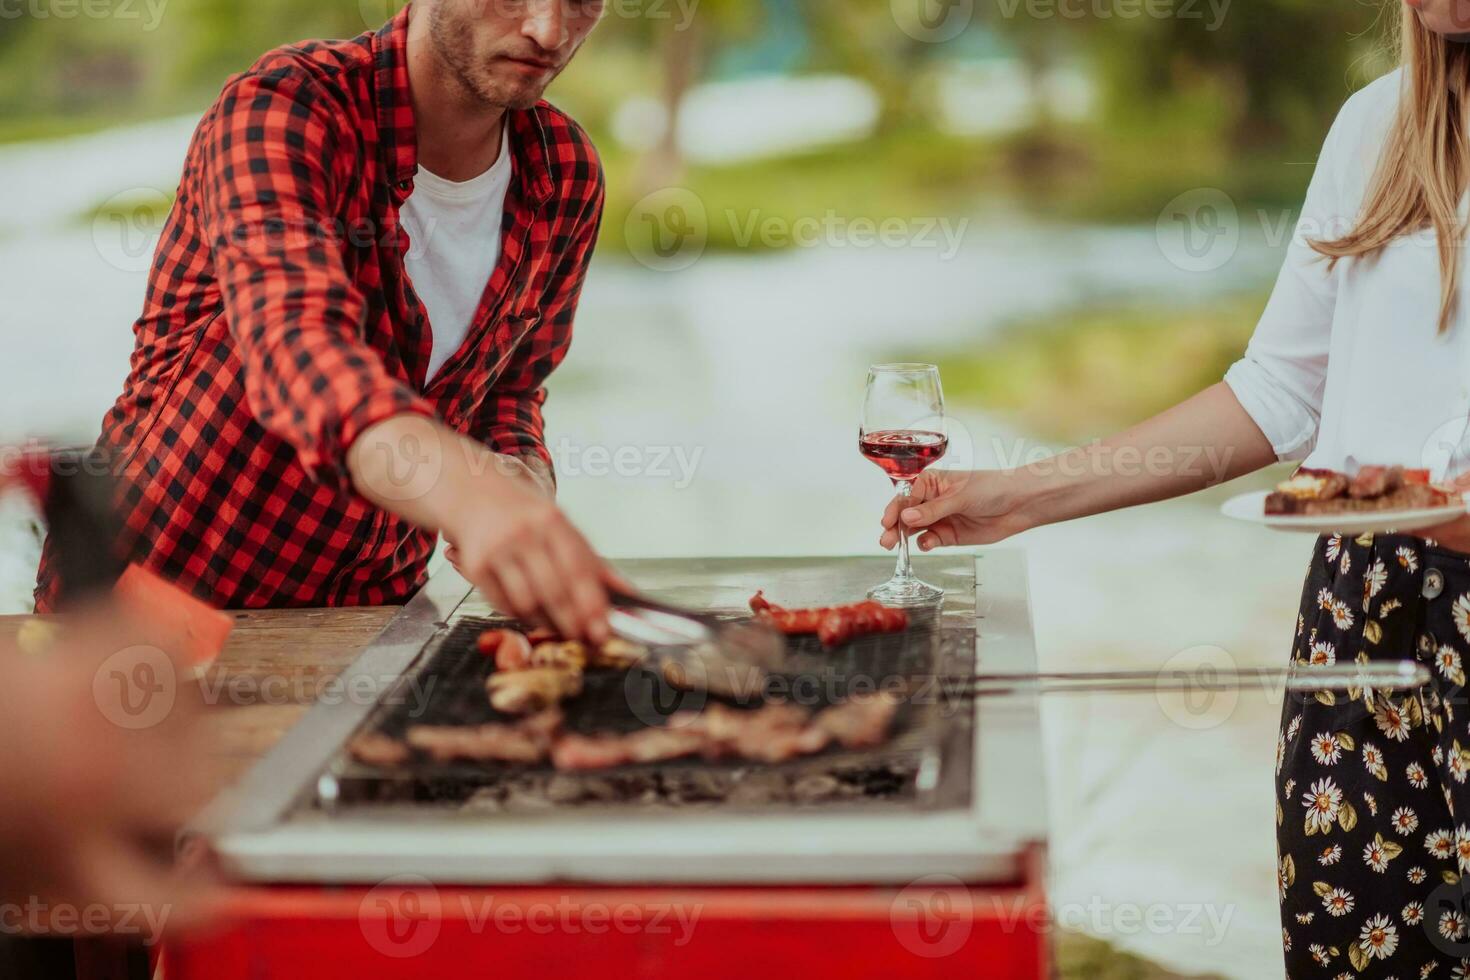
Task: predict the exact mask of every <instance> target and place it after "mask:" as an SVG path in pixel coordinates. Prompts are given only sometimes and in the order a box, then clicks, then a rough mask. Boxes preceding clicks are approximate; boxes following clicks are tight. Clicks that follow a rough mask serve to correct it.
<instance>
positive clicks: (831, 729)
mask: <svg viewBox="0 0 1470 980" xmlns="http://www.w3.org/2000/svg"><path fill="white" fill-rule="evenodd" d="M898 704H899V700H898V697H897V695H895V694H893V693H892V692H891V691H878V692H876V693H873V694H855V695H853V696H852V697H850V698H848V699H847V700H846V701H844V702H843V703H842V704H836V705H833V706H832V707H830V708H827V709H825V710H823V711H822V712H820V713H819V714H818V715H817V717H816V720H815V721H813V722H812V726H813V727H814V728H818V729H820V730H822V731H823V732H826V733H827V734H828V735H829V736H831V737H832V738H833V739H835V740H836V741H837V742H838V743H840V744H841V745H842V747H843V748H846V749H870V748H873V747H875V746H878V745H882V744H883V742H884V741H885V740H886V739H887V738H888V729H889V728H890V727H891V726H892V725H893V717H894V715H895V714H897V713H898Z"/></svg>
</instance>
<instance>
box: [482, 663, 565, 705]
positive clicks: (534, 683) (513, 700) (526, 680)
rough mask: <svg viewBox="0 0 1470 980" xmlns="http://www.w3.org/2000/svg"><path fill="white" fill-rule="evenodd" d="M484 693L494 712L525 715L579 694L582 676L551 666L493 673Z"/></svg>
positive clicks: (487, 680)
mask: <svg viewBox="0 0 1470 980" xmlns="http://www.w3.org/2000/svg"><path fill="white" fill-rule="evenodd" d="M485 690H486V693H488V694H489V695H490V706H491V707H492V708H494V709H495V710H496V711H503V712H505V713H506V714H508V715H524V714H530V713H531V712H533V711H540V710H541V709H542V708H548V707H551V706H552V705H554V704H557V703H558V702H560V701H562V700H563V699H565V698H570V697H575V696H576V695H578V694H580V693H582V674H581V672H579V671H574V670H558V669H556V668H554V667H538V668H533V669H531V670H514V671H496V672H495V673H493V674H491V675H490V676H489V677H488V678H486V680H485Z"/></svg>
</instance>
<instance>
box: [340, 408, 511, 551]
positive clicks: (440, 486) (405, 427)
mask: <svg viewBox="0 0 1470 980" xmlns="http://www.w3.org/2000/svg"><path fill="white" fill-rule="evenodd" d="M347 468H348V472H349V473H350V474H351V476H352V483H353V486H354V487H355V488H356V490H357V492H358V493H360V494H362V495H363V497H365V498H367V499H368V500H369V501H371V502H372V503H374V504H376V505H377V506H379V507H382V508H383V509H384V510H388V511H391V512H392V513H394V514H397V515H398V516H399V517H402V518H403V519H405V520H407V521H410V522H411V523H413V524H416V525H418V526H419V527H421V528H424V529H425V530H430V531H439V532H445V531H448V530H449V528H448V527H447V524H448V523H449V522H450V520H451V519H452V518H453V516H454V515H456V514H459V513H463V512H464V509H465V508H466V506H467V505H468V504H469V502H470V501H469V500H468V499H467V498H468V497H469V496H471V495H473V494H476V493H483V490H484V488H485V487H486V486H487V485H489V486H493V485H494V484H495V483H497V482H499V481H497V479H496V478H497V477H499V478H501V479H503V480H506V481H509V480H512V479H514V478H515V477H516V476H518V475H520V476H523V475H524V473H525V470H524V468H523V467H522V466H521V464H520V462H519V461H517V460H514V459H511V458H509V457H505V456H501V455H499V454H497V453H494V452H492V451H491V450H489V449H487V448H486V447H484V446H483V445H481V444H480V443H478V442H476V441H475V440H473V439H470V438H469V437H467V436H463V435H460V434H459V433H458V432H455V431H454V430H453V429H451V428H449V427H448V426H447V425H445V424H444V423H442V422H440V421H439V420H437V419H431V418H427V417H425V416H422V415H395V416H393V417H391V418H388V419H385V420H383V421H382V422H379V423H377V424H376V425H373V426H371V427H369V428H368V429H366V430H365V431H364V432H363V433H362V434H361V435H359V436H358V438H357V440H356V441H355V442H353V444H352V446H351V448H350V449H349V450H348V453H347Z"/></svg>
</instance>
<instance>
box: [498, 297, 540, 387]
mask: <svg viewBox="0 0 1470 980" xmlns="http://www.w3.org/2000/svg"><path fill="white" fill-rule="evenodd" d="M540 325H541V313H540V311H536V310H533V311H531V312H529V313H507V314H506V315H505V316H503V317H501V318H500V322H499V323H497V324H496V325H495V329H494V330H493V331H492V335H491V340H490V357H489V358H488V360H489V361H490V365H491V366H490V372H489V375H490V378H489V380H490V383H491V384H494V383H495V382H496V381H497V380H499V378H500V376H501V375H502V374H503V373H504V372H505V369H506V368H507V367H508V366H509V364H510V362H511V360H512V358H513V357H514V355H515V353H516V351H518V350H520V348H521V345H522V344H523V343H525V341H526V338H528V337H530V336H531V334H533V333H535V331H536V328H537V327H538V326H540ZM487 387H488V386H487Z"/></svg>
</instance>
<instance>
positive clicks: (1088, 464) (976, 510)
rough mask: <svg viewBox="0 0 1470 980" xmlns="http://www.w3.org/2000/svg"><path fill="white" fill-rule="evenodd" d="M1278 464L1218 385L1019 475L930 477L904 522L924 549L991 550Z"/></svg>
mask: <svg viewBox="0 0 1470 980" xmlns="http://www.w3.org/2000/svg"><path fill="white" fill-rule="evenodd" d="M1275 461H1276V452H1275V450H1274V449H1272V447H1271V442H1270V440H1268V439H1267V438H1266V436H1265V435H1264V434H1263V433H1262V432H1261V429H1260V428H1259V427H1258V426H1257V425H1256V423H1255V422H1254V421H1253V420H1252V418H1251V416H1250V415H1249V414H1247V413H1246V410H1245V409H1244V408H1242V407H1241V404H1240V401H1239V400H1238V399H1237V398H1236V396H1235V393H1234V392H1233V391H1232V390H1231V388H1230V386H1229V385H1227V384H1225V383H1224V382H1221V383H1219V384H1215V385H1212V386H1210V387H1209V388H1206V389H1205V390H1204V391H1202V392H1200V393H1199V394H1198V395H1195V396H1194V397H1192V398H1190V399H1188V400H1187V401H1184V402H1181V403H1180V404H1178V405H1175V406H1174V407H1173V408H1170V409H1168V410H1167V411H1164V412H1161V413H1159V414H1158V415H1155V416H1154V417H1153V418H1151V419H1149V420H1147V421H1146V422H1142V423H1140V424H1139V425H1136V426H1134V427H1133V428H1131V429H1129V430H1127V431H1126V432H1122V433H1120V434H1118V435H1116V436H1112V437H1110V438H1108V439H1104V440H1102V441H1101V442H1097V443H1093V444H1091V445H1088V446H1083V447H1079V448H1077V449H1071V450H1068V451H1067V452H1064V453H1060V454H1058V455H1056V456H1052V457H1050V458H1049V459H1044V460H1041V461H1040V462H1037V463H1032V464H1030V465H1028V466H1025V467H1023V468H1021V469H1016V470H979V471H975V472H957V471H946V470H930V471H928V472H926V473H925V474H924V475H923V476H921V477H920V478H919V479H918V480H917V481H916V482H915V484H914V494H913V502H911V505H910V506H909V507H908V508H907V509H905V510H904V511H903V514H902V515H901V517H902V520H903V523H904V524H905V525H906V526H907V527H909V528H912V529H916V530H917V529H921V528H922V529H925V533H924V534H923V535H922V536H921V537H920V538H919V539H918V545H919V547H920V549H922V550H924V551H928V550H929V549H930V548H933V547H935V546H936V545H958V544H990V543H993V542H995V541H999V540H1001V539H1003V538H1007V537H1010V536H1011V535H1013V534H1018V533H1020V532H1021V531H1025V530H1028V529H1030V528H1033V527H1039V526H1041V525H1043V524H1055V523H1057V522H1059V521H1067V520H1072V519H1073V518H1077V517H1087V516H1090V515H1092V514H1101V513H1103V512H1105V511H1110V510H1118V509H1119V508H1122V507H1132V506H1135V505H1138V504H1147V503H1153V502H1154V501H1157V500H1165V499H1168V498H1170V497H1179V496H1183V495H1184V494H1187V493H1193V492H1195V491H1196V490H1203V489H1205V488H1206V487H1211V486H1214V485H1215V484H1217V483H1223V482H1225V481H1226V480H1232V479H1234V478H1235V477H1238V476H1243V475H1245V474H1246V473H1251V472H1254V471H1256V470H1258V469H1260V468H1261V467H1263V466H1265V465H1267V464H1268V463H1273V462H1275ZM898 509H899V505H898V501H897V500H895V501H894V502H893V503H891V504H889V506H888V509H887V510H886V511H885V512H884V514H883V528H884V531H883V536H882V538H881V539H880V542H881V543H882V545H883V547H885V548H892V547H893V546H894V545H896V544H897V543H898V530H897V523H898V521H899V519H900V514H899V513H898Z"/></svg>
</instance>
